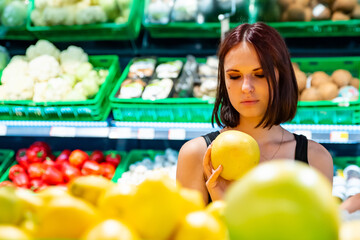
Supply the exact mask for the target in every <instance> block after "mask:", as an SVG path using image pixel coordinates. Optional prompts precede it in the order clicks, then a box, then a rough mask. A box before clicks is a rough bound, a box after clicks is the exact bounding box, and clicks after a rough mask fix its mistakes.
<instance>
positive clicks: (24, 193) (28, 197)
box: [15, 188, 43, 212]
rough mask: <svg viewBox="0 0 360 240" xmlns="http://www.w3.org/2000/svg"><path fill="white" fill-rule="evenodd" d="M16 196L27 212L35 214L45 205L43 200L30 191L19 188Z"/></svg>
mask: <svg viewBox="0 0 360 240" xmlns="http://www.w3.org/2000/svg"><path fill="white" fill-rule="evenodd" d="M15 194H16V196H17V197H18V198H19V199H20V200H21V201H22V203H23V204H24V206H25V208H26V210H30V211H32V212H35V211H36V210H37V209H38V208H40V207H41V206H42V204H43V200H42V199H41V198H40V197H39V196H38V195H37V194H36V193H34V192H33V191H31V190H29V189H25V188H17V189H16V190H15Z"/></svg>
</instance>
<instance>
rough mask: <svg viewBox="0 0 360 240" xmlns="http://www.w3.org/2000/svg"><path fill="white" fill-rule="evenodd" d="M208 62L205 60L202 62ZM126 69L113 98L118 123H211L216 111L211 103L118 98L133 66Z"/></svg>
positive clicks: (168, 99) (183, 99)
mask: <svg viewBox="0 0 360 240" xmlns="http://www.w3.org/2000/svg"><path fill="white" fill-rule="evenodd" d="M176 59H179V60H182V61H185V59H184V58H158V59H157V60H158V63H163V62H167V61H174V60H176ZM199 61H204V59H202V60H199ZM132 62H133V61H130V63H129V64H128V65H127V67H126V68H125V70H124V72H123V73H122V76H121V78H120V79H119V81H118V82H117V84H116V86H115V88H114V89H113V91H112V93H111V95H110V102H111V107H112V111H113V115H114V119H115V120H118V121H141V122H211V114H212V110H213V108H214V106H213V104H211V103H209V101H206V100H202V99H200V98H165V99H159V100H154V101H152V100H143V99H142V98H133V99H120V98H117V97H116V95H118V92H119V89H120V86H121V83H122V82H123V81H124V80H125V79H126V77H127V75H128V72H129V69H130V66H131V64H132Z"/></svg>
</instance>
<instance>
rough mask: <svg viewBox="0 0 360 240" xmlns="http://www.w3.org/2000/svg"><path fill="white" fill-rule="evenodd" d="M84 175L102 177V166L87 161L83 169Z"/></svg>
mask: <svg viewBox="0 0 360 240" xmlns="http://www.w3.org/2000/svg"><path fill="white" fill-rule="evenodd" d="M81 173H82V174H83V175H100V174H101V168H100V164H98V163H97V162H94V161H86V162H85V163H84V165H83V167H82V169H81Z"/></svg>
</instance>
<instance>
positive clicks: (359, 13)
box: [351, 4, 360, 19]
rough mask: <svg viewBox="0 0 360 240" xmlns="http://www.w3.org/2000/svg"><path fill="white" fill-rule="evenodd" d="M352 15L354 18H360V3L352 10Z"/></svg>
mask: <svg viewBox="0 0 360 240" xmlns="http://www.w3.org/2000/svg"><path fill="white" fill-rule="evenodd" d="M351 17H352V18H353V19H360V5H359V4H358V5H356V7H355V8H354V10H353V11H352V12H351Z"/></svg>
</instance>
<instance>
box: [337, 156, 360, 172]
mask: <svg viewBox="0 0 360 240" xmlns="http://www.w3.org/2000/svg"><path fill="white" fill-rule="evenodd" d="M333 161H334V166H336V167H338V168H340V169H345V168H346V167H347V166H349V165H357V166H359V167H360V157H359V156H354V157H348V156H346V157H334V158H333Z"/></svg>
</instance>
